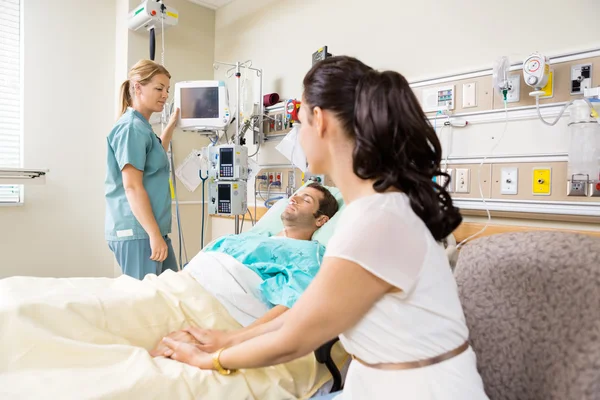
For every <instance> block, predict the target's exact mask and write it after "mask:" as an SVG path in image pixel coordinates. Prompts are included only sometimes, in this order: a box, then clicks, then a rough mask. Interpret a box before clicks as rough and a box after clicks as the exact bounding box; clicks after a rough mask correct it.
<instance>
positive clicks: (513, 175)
mask: <svg viewBox="0 0 600 400" xmlns="http://www.w3.org/2000/svg"><path fill="white" fill-rule="evenodd" d="M500 175H501V177H500V193H501V194H517V192H518V189H517V188H518V187H519V180H518V178H519V170H518V168H516V167H514V168H502V171H501V173H500Z"/></svg>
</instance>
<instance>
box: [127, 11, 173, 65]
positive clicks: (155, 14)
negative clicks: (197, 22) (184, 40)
mask: <svg viewBox="0 0 600 400" xmlns="http://www.w3.org/2000/svg"><path fill="white" fill-rule="evenodd" d="M178 22H179V13H178V12H177V10H176V9H174V8H173V7H169V6H166V5H165V4H164V3H163V1H162V0H144V1H142V2H141V3H140V4H139V5H138V6H137V7H135V8H134V9H133V10H131V11H130V12H129V18H128V20H127V25H128V26H129V29H131V30H132V31H139V30H143V31H148V32H149V33H150V59H151V60H154V55H155V53H156V35H155V32H160V31H162V29H163V27H164V29H165V30H166V29H167V28H168V27H170V26H175V25H177V23H178Z"/></svg>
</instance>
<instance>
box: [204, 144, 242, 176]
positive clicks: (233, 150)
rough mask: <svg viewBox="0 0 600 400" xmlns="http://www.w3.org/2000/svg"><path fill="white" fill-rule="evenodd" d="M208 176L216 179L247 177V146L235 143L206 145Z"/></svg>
mask: <svg viewBox="0 0 600 400" xmlns="http://www.w3.org/2000/svg"><path fill="white" fill-rule="evenodd" d="M208 165H209V171H208V177H209V178H211V179H217V180H220V181H221V180H239V179H241V180H247V179H248V148H247V147H244V146H239V145H236V144H224V145H220V146H210V147H208Z"/></svg>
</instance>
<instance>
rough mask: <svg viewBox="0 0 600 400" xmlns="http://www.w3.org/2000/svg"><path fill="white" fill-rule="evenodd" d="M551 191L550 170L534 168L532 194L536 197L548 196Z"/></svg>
mask: <svg viewBox="0 0 600 400" xmlns="http://www.w3.org/2000/svg"><path fill="white" fill-rule="evenodd" d="M551 191H552V169H551V168H534V170H533V185H532V192H533V194H534V195H537V196H550V193H551Z"/></svg>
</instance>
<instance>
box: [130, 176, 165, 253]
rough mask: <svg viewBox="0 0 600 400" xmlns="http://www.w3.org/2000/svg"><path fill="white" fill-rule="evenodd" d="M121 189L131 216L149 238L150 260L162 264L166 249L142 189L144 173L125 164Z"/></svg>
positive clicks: (146, 196)
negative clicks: (123, 191)
mask: <svg viewBox="0 0 600 400" xmlns="http://www.w3.org/2000/svg"><path fill="white" fill-rule="evenodd" d="M122 174H123V187H124V188H125V195H126V196H127V201H128V202H129V205H130V207H131V211H132V212H133V215H134V216H135V218H136V219H137V220H138V222H139V223H140V225H142V227H143V228H144V230H145V231H146V233H148V236H150V247H151V249H152V256H151V257H150V259H151V260H154V261H158V262H162V261H164V260H165V259H166V258H167V253H168V247H167V244H166V243H165V240H164V239H163V237H162V235H161V233H160V228H159V227H158V223H157V222H156V218H154V214H153V213H152V206H151V205H150V199H149V198H148V193H147V192H146V189H145V188H144V183H143V176H144V173H143V172H142V171H140V170H138V169H136V168H135V167H134V166H133V165H131V164H127V165H125V167H124V168H123V171H122Z"/></svg>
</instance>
